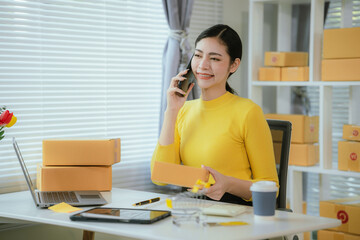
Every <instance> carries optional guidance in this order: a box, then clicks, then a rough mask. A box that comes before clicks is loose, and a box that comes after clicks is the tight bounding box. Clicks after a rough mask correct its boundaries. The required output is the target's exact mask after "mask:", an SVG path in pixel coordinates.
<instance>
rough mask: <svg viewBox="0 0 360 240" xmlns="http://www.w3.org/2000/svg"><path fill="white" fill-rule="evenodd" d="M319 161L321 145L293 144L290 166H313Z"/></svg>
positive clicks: (291, 146)
mask: <svg viewBox="0 0 360 240" xmlns="http://www.w3.org/2000/svg"><path fill="white" fill-rule="evenodd" d="M319 159H320V157H319V145H315V144H296V143H291V145H290V154H289V165H296V166H313V165H315V164H317V163H319Z"/></svg>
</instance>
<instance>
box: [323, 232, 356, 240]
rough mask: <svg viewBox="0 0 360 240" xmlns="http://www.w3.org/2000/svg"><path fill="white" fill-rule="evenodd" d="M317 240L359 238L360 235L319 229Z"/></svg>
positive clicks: (351, 239)
mask: <svg viewBox="0 0 360 240" xmlns="http://www.w3.org/2000/svg"><path fill="white" fill-rule="evenodd" d="M317 239H318V240H359V239H360V235H355V234H350V233H343V232H338V231H329V230H320V231H318V232H317Z"/></svg>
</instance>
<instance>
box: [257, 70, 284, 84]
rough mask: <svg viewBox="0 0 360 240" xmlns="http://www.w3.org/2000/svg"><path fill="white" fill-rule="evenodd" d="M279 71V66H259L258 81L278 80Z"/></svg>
mask: <svg viewBox="0 0 360 240" xmlns="http://www.w3.org/2000/svg"><path fill="white" fill-rule="evenodd" d="M280 73H281V71H280V68H279V67H261V68H259V76H258V77H259V81H280V80H281V74H280Z"/></svg>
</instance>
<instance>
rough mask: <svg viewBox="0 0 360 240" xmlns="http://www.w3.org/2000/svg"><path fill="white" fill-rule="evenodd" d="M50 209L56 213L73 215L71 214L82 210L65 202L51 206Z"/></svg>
mask: <svg viewBox="0 0 360 240" xmlns="http://www.w3.org/2000/svg"><path fill="white" fill-rule="evenodd" d="M48 209H50V210H52V211H54V212H59V213H71V212H76V211H79V210H82V209H81V208H77V207H73V206H71V205H69V204H67V203H64V202H62V203H59V204H56V205H54V206H51V207H49V208H48Z"/></svg>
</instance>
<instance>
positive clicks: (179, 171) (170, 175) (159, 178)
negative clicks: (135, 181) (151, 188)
mask: <svg viewBox="0 0 360 240" xmlns="http://www.w3.org/2000/svg"><path fill="white" fill-rule="evenodd" d="M198 179H200V180H202V181H204V182H208V180H209V172H208V171H207V170H205V169H203V168H196V167H190V166H185V165H180V164H174V163H166V162H159V161H155V163H154V168H153V171H152V173H151V180H152V181H154V182H159V183H166V184H173V185H177V186H182V187H188V188H192V187H193V186H194V185H195V184H196V182H197V180H198Z"/></svg>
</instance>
